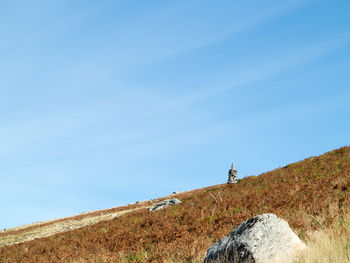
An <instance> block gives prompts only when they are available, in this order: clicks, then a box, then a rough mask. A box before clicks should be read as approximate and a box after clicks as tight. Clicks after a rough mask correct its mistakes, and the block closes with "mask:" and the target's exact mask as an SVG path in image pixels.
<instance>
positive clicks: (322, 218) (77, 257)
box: [0, 147, 350, 262]
mask: <svg viewBox="0 0 350 263" xmlns="http://www.w3.org/2000/svg"><path fill="white" fill-rule="evenodd" d="M349 190H350V147H343V148H340V149H338V150H334V151H331V152H328V153H326V154H324V155H321V156H319V157H312V158H308V159H305V160H304V161H301V162H298V163H294V164H290V165H287V166H286V167H283V168H279V169H276V170H274V171H271V172H268V173H264V174H261V175H259V176H256V177H248V178H245V179H243V180H241V181H240V182H239V183H238V184H237V185H227V184H223V185H216V186H212V187H208V188H204V189H198V190H195V191H191V192H189V193H184V194H181V195H178V198H179V199H181V200H182V201H183V203H182V204H180V205H177V206H174V207H170V208H168V209H166V210H162V211H159V212H155V213H149V212H148V211H147V210H146V209H143V210H138V211H135V212H131V213H129V214H127V215H125V216H122V217H119V218H115V219H113V220H110V221H106V222H100V223H98V224H96V225H92V226H87V227H84V228H80V229H76V230H73V231H69V232H65V233H60V234H57V235H54V236H51V237H47V238H41V239H37V240H33V241H29V242H26V243H24V244H18V245H13V246H7V247H2V248H0V262H118V261H121V260H122V259H124V260H127V261H130V262H143V261H145V262H148V261H153V262H167V261H169V262H171V261H173V262H179V261H180V260H181V261H185V262H191V261H192V260H195V259H198V258H201V257H203V256H204V255H205V253H206V250H207V248H208V247H209V246H210V245H211V244H212V243H213V242H215V241H217V240H218V239H220V238H221V237H222V236H224V235H226V234H227V233H229V232H230V231H231V230H232V229H233V228H234V227H235V226H237V225H238V224H239V223H241V222H242V221H244V220H246V219H247V218H249V217H252V216H255V215H257V214H261V213H265V212H270V213H275V214H277V215H278V216H280V217H282V218H284V219H285V220H287V221H288V222H289V224H290V226H291V227H292V228H293V229H294V230H295V231H296V232H297V233H298V234H299V236H300V237H301V238H305V237H306V236H307V235H308V234H309V233H312V232H311V231H312V230H314V229H317V228H319V227H320V226H321V225H322V226H329V225H332V224H333V222H335V219H337V217H338V215H339V214H341V213H342V212H344V211H347V210H348V209H349V208H350V198H349ZM124 260H123V261H124Z"/></svg>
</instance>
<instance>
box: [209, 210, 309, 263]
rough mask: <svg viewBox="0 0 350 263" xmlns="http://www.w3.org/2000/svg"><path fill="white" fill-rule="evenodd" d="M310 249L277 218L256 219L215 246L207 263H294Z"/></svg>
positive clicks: (242, 225)
mask: <svg viewBox="0 0 350 263" xmlns="http://www.w3.org/2000/svg"><path fill="white" fill-rule="evenodd" d="M304 249H306V245H305V244H304V243H303V242H302V241H301V240H300V239H299V237H298V236H297V235H296V234H295V233H294V232H293V231H292V229H291V228H290V227H289V225H288V223H287V222H286V221H284V220H282V219H280V218H278V217H277V216H276V215H274V214H262V215H258V216H256V217H252V218H250V219H248V220H246V221H244V222H243V223H241V224H240V225H239V226H238V227H236V228H235V229H234V230H233V231H232V232H231V233H230V234H228V235H227V236H225V237H224V238H222V239H221V240H220V241H218V242H216V243H215V244H214V245H212V246H211V247H210V248H209V249H208V252H207V255H206V257H205V259H204V263H214V262H215V263H228V262H234V263H252V262H255V263H270V262H271V263H272V262H293V260H294V259H295V256H296V254H298V253H299V252H300V251H302V250H304Z"/></svg>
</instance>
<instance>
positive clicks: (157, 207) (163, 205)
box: [148, 198, 181, 212]
mask: <svg viewBox="0 0 350 263" xmlns="http://www.w3.org/2000/svg"><path fill="white" fill-rule="evenodd" d="M180 203H181V201H180V200H179V199H177V198H171V199H166V200H163V201H161V202H159V203H158V204H156V205H155V206H152V207H151V208H149V209H148V211H150V212H152V211H158V210H161V209H163V208H166V207H169V206H172V205H177V204H180Z"/></svg>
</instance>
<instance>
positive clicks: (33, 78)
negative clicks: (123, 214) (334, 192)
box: [0, 0, 350, 228]
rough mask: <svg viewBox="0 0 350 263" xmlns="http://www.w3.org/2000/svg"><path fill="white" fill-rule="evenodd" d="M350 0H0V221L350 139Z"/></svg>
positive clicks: (214, 177) (161, 187)
mask: <svg viewBox="0 0 350 263" xmlns="http://www.w3.org/2000/svg"><path fill="white" fill-rule="evenodd" d="M349 14H350V2H349V1H348V0H342V1H341V0H317V1H316V0H314V1H307V0H299V1H295V0H289V1H277V0H276V1H272V0H266V1H258V0H256V1H250V0H249V1H194V0H183V1H182V0H179V1H87V0H84V1H83V0H80V1H78V0H77V1H72V0H71V1H68V0H59V1H58V0H56V1H39V0H38V1H35V0H33V1H16V0H11V1H10V0H8V1H2V2H1V3H0V37H1V41H0V72H1V73H0V76H1V78H0V111H1V114H0V143H1V144H0V160H1V161H0V171H1V172H0V176H1V186H2V187H1V191H0V208H1V213H0V228H9V227H14V226H16V225H20V224H26V223H31V222H35V221H40V220H47V219H53V218H57V217H64V216H69V215H72V214H76V213H80V212H83V211H87V210H96V209H103V208H109V207H115V206H119V205H123V204H126V203H130V202H135V201H137V200H146V199H151V198H155V197H160V196H164V195H168V194H170V193H171V192H173V191H174V190H178V191H184V190H191V189H195V188H199V187H205V186H210V185H214V184H219V183H224V182H226V179H227V172H228V169H229V167H230V164H231V162H234V163H235V165H236V167H237V169H238V171H239V177H241V178H242V177H244V176H248V175H257V174H260V173H262V172H265V171H268V170H271V169H274V168H277V167H279V166H283V165H286V164H288V163H291V162H295V161H299V160H302V159H304V158H306V157H309V156H311V155H319V154H322V153H324V152H326V151H329V150H332V149H334V148H338V147H341V146H344V145H349V139H350V122H349V117H348V116H349V115H350V89H349V69H350V15H349Z"/></svg>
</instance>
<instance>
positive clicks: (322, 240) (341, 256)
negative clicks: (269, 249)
mask: <svg viewBox="0 0 350 263" xmlns="http://www.w3.org/2000/svg"><path fill="white" fill-rule="evenodd" d="M307 245H308V249H307V250H305V251H304V252H303V254H302V255H301V256H300V259H299V260H297V261H296V263H346V262H350V213H347V214H345V215H343V216H339V217H338V218H337V220H336V221H335V222H334V224H333V225H332V226H330V227H329V228H326V229H324V228H323V229H322V227H321V229H320V230H317V231H315V232H313V233H311V234H310V236H309V237H308V238H307Z"/></svg>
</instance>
